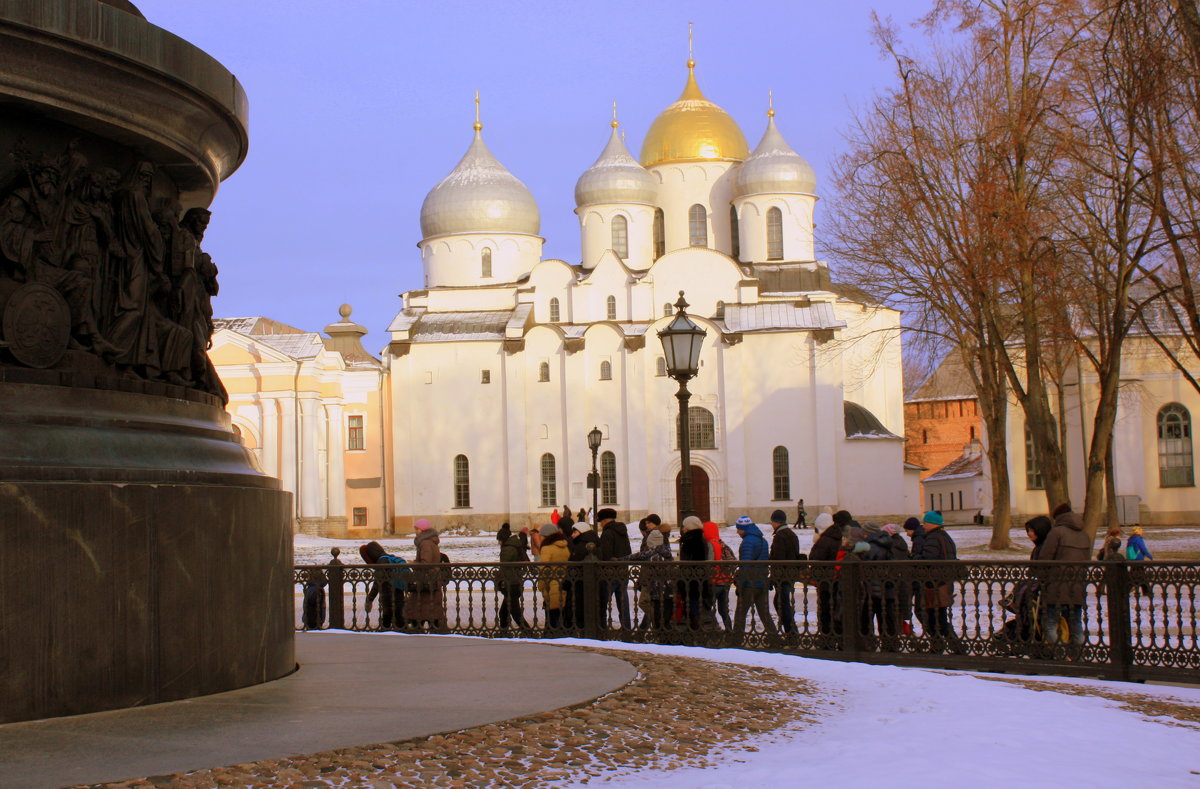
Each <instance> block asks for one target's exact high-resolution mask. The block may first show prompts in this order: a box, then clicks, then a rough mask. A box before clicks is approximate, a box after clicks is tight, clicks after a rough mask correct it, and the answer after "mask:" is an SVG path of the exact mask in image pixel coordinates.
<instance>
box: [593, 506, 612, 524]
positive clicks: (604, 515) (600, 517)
mask: <svg viewBox="0 0 1200 789" xmlns="http://www.w3.org/2000/svg"><path fill="white" fill-rule="evenodd" d="M616 519H617V511H616V510H614V509H612V508H611V507H605V508H604V509H602V510H600V511H599V512H597V513H596V523H599V522H600V521H607V520H616Z"/></svg>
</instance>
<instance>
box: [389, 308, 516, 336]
mask: <svg viewBox="0 0 1200 789" xmlns="http://www.w3.org/2000/svg"><path fill="white" fill-rule="evenodd" d="M512 316H513V311H512V310H499V311H488V312H427V313H425V314H424V315H422V316H421V318H420V320H418V321H417V325H416V326H414V327H413V330H412V339H413V342H454V341H461V340H503V339H504V328H505V327H506V326H507V325H508V321H509V319H510V318H512Z"/></svg>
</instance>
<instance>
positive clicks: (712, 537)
mask: <svg viewBox="0 0 1200 789" xmlns="http://www.w3.org/2000/svg"><path fill="white" fill-rule="evenodd" d="M704 541H705V542H706V543H708V560H709V561H711V562H731V561H735V559H734V555H733V550H732V549H730V547H729V546H728V545H726V544H725V543H723V542H721V533H720V531H718V529H717V524H715V523H713V522H712V521H706V522H705V523H704ZM732 584H733V575H732V573H731V572H730V568H725V567H716V568H714V569H713V572H712V581H711V583H710V585H709V586H710V589H711V590H712V591H711V593H710V594H709V599H708V600H707V601H705V603H704V607H705V608H706V609H707V611H708V615H709V616H710V617H711V616H712V611H713V608H714V607H715V608H716V610H717V615H718V616H720V617H721V622H722V624H724V625H725V630H727V631H728V630H732V629H733V620H732V619H730V618H729V587H730V586H731V585H732Z"/></svg>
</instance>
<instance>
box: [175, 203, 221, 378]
mask: <svg viewBox="0 0 1200 789" xmlns="http://www.w3.org/2000/svg"><path fill="white" fill-rule="evenodd" d="M211 218H212V213H211V212H210V211H208V210H207V209H204V208H191V209H188V212H187V213H186V214H184V215H183V221H182V222H180V227H179V235H180V237H181V238H182V244H181V245H180V246H181V248H180V253H181V255H180V260H179V264H180V268H179V272H178V276H177V277H176V279H175V294H176V298H175V303H176V304H177V305H178V313H177V315H178V318H177V320H178V321H179V323H181V324H182V325H183V326H184V327H186V328H187V329H189V330H190V331H191V335H192V354H191V360H190V364H189V366H188V372H189V375H190V378H191V380H192V381H193V382H194V383H195V385H196V386H197V387H199V388H200V389H203V390H204V391H206V392H209V393H210V394H215V395H216V396H218V397H220V398H221V399H222V400H227V399H228V396H227V394H226V392H225V386H224V385H223V384H222V383H221V379H220V378H219V377H218V376H217V371H216V369H215V368H214V367H213V365H212V362H211V361H210V360H209V358H208V353H207V351H208V349H209V348H211V347H212V333H213V322H212V316H213V310H212V297H213V296H216V295H217V292H218V290H219V288H218V286H217V267H216V264H214V263H213V262H212V258H211V257H210V256H209V255H208V254H207V253H205V252H204V250H202V249H201V248H200V244H201V242H202V241H203V240H204V231H205V230H207V229H208V222H209V220H210V219H211Z"/></svg>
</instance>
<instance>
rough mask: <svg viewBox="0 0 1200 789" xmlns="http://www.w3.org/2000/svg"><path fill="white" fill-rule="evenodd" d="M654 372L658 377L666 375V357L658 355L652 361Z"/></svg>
mask: <svg viewBox="0 0 1200 789" xmlns="http://www.w3.org/2000/svg"><path fill="white" fill-rule="evenodd" d="M654 374H655V375H657V376H658V377H660V378H666V377H667V357H665V356H660V357H658V359H656V360H655V363H654Z"/></svg>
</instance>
